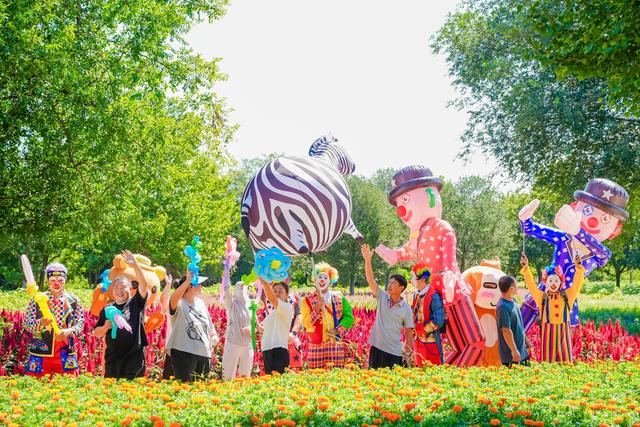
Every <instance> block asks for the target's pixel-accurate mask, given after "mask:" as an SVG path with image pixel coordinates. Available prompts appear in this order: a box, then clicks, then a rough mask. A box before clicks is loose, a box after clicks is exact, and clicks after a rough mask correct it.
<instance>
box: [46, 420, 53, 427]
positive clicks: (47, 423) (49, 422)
mask: <svg viewBox="0 0 640 427" xmlns="http://www.w3.org/2000/svg"><path fill="white" fill-rule="evenodd" d="M44 427H53V423H52V422H51V421H45V423H44Z"/></svg>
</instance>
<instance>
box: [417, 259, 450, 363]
mask: <svg viewBox="0 0 640 427" xmlns="http://www.w3.org/2000/svg"><path fill="white" fill-rule="evenodd" d="M411 275H412V279H413V280H414V282H415V287H416V293H415V295H414V297H413V303H412V305H411V308H412V310H413V323H414V325H415V329H416V333H415V339H414V343H415V344H414V364H415V366H417V367H422V366H424V365H425V364H426V363H427V362H431V363H432V364H434V365H442V364H443V362H444V359H443V351H442V337H441V335H440V328H442V326H443V325H444V322H445V318H444V302H443V298H442V278H441V276H438V277H436V279H435V280H433V283H431V282H432V280H431V270H430V269H429V266H428V265H427V264H425V263H421V262H418V263H416V264H414V265H413V267H411Z"/></svg>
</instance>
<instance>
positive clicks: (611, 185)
mask: <svg viewBox="0 0 640 427" xmlns="http://www.w3.org/2000/svg"><path fill="white" fill-rule="evenodd" d="M573 197H574V198H575V200H576V201H575V202H574V203H572V204H571V205H564V206H563V207H561V208H560V210H559V211H558V213H557V215H556V219H555V223H556V226H557V227H558V228H560V230H558V229H557V228H555V227H547V226H544V225H541V224H538V223H536V222H534V221H533V214H534V213H535V210H536V208H537V206H538V205H539V201H537V200H534V201H532V202H531V203H529V204H528V205H526V206H525V207H523V208H522V209H521V210H520V213H519V215H518V216H519V219H520V226H521V227H522V232H523V233H524V234H525V236H531V237H534V238H536V239H539V240H544V241H546V242H548V243H551V244H552V245H553V246H554V247H555V248H554V249H555V250H554V252H553V261H552V264H554V265H557V266H560V267H561V268H562V270H563V272H564V275H565V277H566V286H567V287H568V288H569V287H571V286H572V284H573V278H574V274H575V268H573V266H574V264H575V262H574V261H575V259H576V258H578V259H579V260H580V261H581V262H582V265H583V266H584V268H585V277H588V276H589V274H591V272H592V271H593V270H595V269H596V268H598V267H604V266H605V265H606V264H607V262H609V259H610V258H611V251H610V250H609V249H608V248H607V247H606V246H604V245H603V244H602V242H603V241H605V240H611V239H614V238H615V237H616V236H618V235H619V234H620V232H621V230H622V222H624V221H626V219H627V218H628V217H629V213H628V212H627V211H626V210H625V209H626V207H627V204H628V203H629V194H628V193H627V191H626V190H625V189H624V188H623V187H622V186H621V185H619V184H617V183H615V182H613V181H610V180H608V179H604V178H594V179H592V180H590V181H589V182H588V183H587V185H586V186H585V189H584V191H583V190H578V191H576V192H574V193H573ZM572 211H573V212H572ZM578 222H579V226H578V224H577V223H578ZM576 231H577V233H576ZM524 249H525V248H524V241H523V250H524ZM540 289H541V290H543V288H542V287H540ZM520 310H521V313H522V321H523V323H524V327H525V331H526V330H529V328H530V327H531V326H532V325H533V323H534V322H535V321H536V319H537V318H538V315H539V310H538V308H537V306H536V303H535V301H534V299H533V297H531V295H527V297H526V298H525V301H524V303H523V304H522V306H521V307H520ZM579 324H580V313H579V309H578V303H577V301H576V302H575V303H574V304H573V307H572V310H571V326H577V325H579Z"/></svg>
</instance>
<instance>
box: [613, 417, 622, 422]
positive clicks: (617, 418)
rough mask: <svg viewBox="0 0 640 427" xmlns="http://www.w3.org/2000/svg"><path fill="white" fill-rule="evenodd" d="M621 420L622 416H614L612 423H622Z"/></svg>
mask: <svg viewBox="0 0 640 427" xmlns="http://www.w3.org/2000/svg"><path fill="white" fill-rule="evenodd" d="M623 421H624V417H615V418H614V419H613V423H614V424H622V423H623Z"/></svg>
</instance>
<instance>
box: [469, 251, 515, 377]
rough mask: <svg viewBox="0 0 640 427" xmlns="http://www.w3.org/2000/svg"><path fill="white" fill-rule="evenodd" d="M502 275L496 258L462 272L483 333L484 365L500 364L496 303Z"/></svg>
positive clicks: (498, 298) (499, 294)
mask: <svg viewBox="0 0 640 427" xmlns="http://www.w3.org/2000/svg"><path fill="white" fill-rule="evenodd" d="M504 275H505V274H504V272H503V271H502V269H501V265H500V260H498V259H494V260H484V261H482V262H481V263H480V265H478V266H475V267H471V268H470V269H468V270H465V271H464V272H463V273H462V278H463V279H464V281H465V282H467V283H468V284H469V286H471V290H472V293H471V299H472V300H473V304H474V306H475V309H476V313H477V314H478V319H479V320H480V326H481V327H482V332H483V333H484V346H485V348H484V356H483V357H482V364H483V365H484V366H489V365H496V366H499V365H500V353H499V350H498V325H497V320H496V305H497V304H498V301H499V300H500V296H501V292H500V289H498V280H500V278H501V277H502V276H504Z"/></svg>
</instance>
